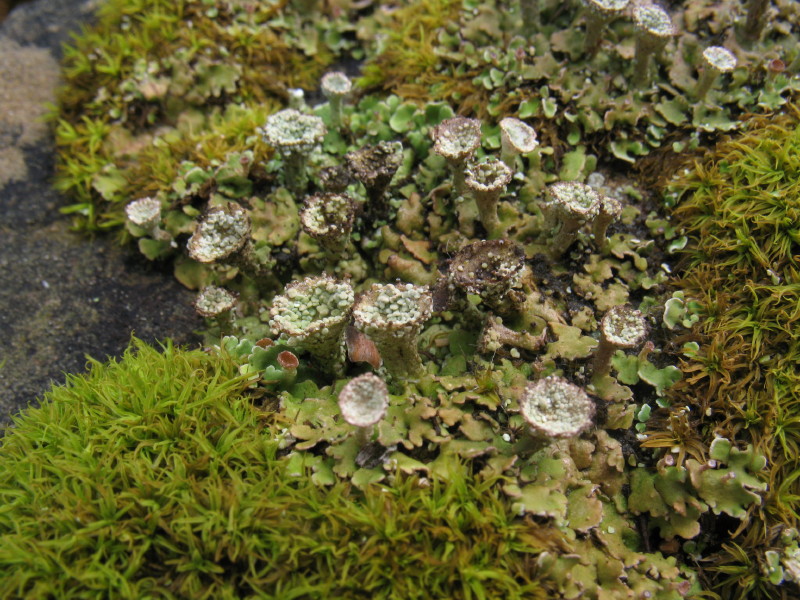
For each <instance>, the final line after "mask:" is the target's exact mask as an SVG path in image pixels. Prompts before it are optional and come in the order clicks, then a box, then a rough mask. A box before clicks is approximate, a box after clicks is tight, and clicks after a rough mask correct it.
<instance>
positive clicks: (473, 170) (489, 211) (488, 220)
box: [466, 156, 512, 239]
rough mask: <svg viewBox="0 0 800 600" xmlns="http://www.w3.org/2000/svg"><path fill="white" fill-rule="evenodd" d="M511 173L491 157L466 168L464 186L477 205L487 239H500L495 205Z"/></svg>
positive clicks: (503, 164)
mask: <svg viewBox="0 0 800 600" xmlns="http://www.w3.org/2000/svg"><path fill="white" fill-rule="evenodd" d="M511 176H512V172H511V169H509V168H508V167H507V166H506V164H505V163H504V162H503V161H502V160H499V159H497V158H494V157H493V156H490V157H489V158H487V159H486V160H485V161H482V162H480V163H476V164H473V165H470V166H469V167H467V170H466V184H467V187H468V188H469V189H470V191H471V192H472V195H473V197H474V198H475V203H476V204H477V205H478V214H479V215H480V219H481V223H482V224H483V228H484V229H485V230H486V232H487V233H488V234H489V237H490V238H492V239H496V238H499V237H502V235H503V229H502V227H501V226H500V219H498V217H497V204H498V203H499V202H500V196H501V195H502V194H503V192H505V190H506V186H507V185H508V182H509V181H511Z"/></svg>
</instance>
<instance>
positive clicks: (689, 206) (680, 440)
mask: <svg viewBox="0 0 800 600" xmlns="http://www.w3.org/2000/svg"><path fill="white" fill-rule="evenodd" d="M798 123H800V113H798V112H797V109H796V108H793V109H792V110H791V111H790V112H789V113H788V114H785V115H781V116H775V117H771V118H756V119H754V120H752V121H751V122H750V123H749V124H748V129H747V131H746V132H745V133H744V135H742V136H739V137H737V138H736V139H734V140H731V141H728V142H725V143H722V144H720V145H719V146H718V147H717V148H716V149H715V150H713V151H711V152H709V153H708V156H707V157H706V158H705V159H704V160H703V161H702V162H699V163H698V164H697V165H695V168H694V169H693V170H691V171H688V172H686V173H685V174H683V175H681V176H680V177H679V178H678V179H677V180H676V181H674V182H673V183H672V184H671V185H670V188H669V189H670V190H671V191H672V194H673V195H672V197H671V200H672V201H673V202H675V203H676V209H675V214H676V215H677V216H678V218H679V223H680V225H681V226H682V227H683V228H684V231H685V233H686V235H687V236H688V238H689V243H688V244H687V248H686V251H685V252H686V262H687V266H686V270H685V271H684V272H683V274H682V276H681V279H680V281H679V282H678V285H680V286H681V287H682V288H683V290H684V293H685V294H686V297H687V298H691V299H692V303H693V308H692V312H694V313H695V314H697V315H699V321H698V324H697V326H695V327H694V328H693V329H692V333H691V334H690V335H687V336H686V337H685V338H684V339H685V340H686V345H685V346H684V348H685V351H684V359H683V361H682V364H681V369H682V371H683V372H684V373H685V374H686V378H685V380H684V381H682V382H680V383H679V384H678V385H677V386H676V387H675V388H673V390H671V391H670V392H669V393H668V395H669V397H670V398H671V400H672V402H673V403H672V407H671V408H670V409H669V410H664V411H659V412H658V413H656V414H654V415H653V417H652V420H651V422H650V423H649V426H650V431H649V432H648V439H647V441H645V442H644V445H645V446H648V447H661V448H670V447H672V448H678V449H680V454H679V455H678V456H687V455H688V456H692V457H703V456H706V453H707V452H708V450H707V448H709V447H710V445H711V444H712V443H713V440H714V438H715V436H717V435H722V436H735V437H736V438H737V439H740V440H743V441H746V442H747V443H748V444H751V445H752V446H753V447H755V448H758V449H759V450H760V451H761V452H763V453H764V454H765V455H766V457H767V460H768V464H769V465H770V467H769V470H768V477H769V478H768V489H769V490H770V491H769V492H768V493H767V494H766V495H765V498H764V501H763V503H762V504H761V505H760V506H758V507H753V508H751V509H750V511H749V514H748V521H749V522H750V526H749V527H747V528H746V529H744V528H739V529H737V530H736V531H735V532H734V533H735V535H733V536H732V538H731V539H730V540H729V541H727V542H726V543H725V544H724V545H723V548H722V550H721V552H720V553H719V555H717V557H716V558H715V570H716V572H717V575H716V576H715V577H714V578H713V580H714V581H715V582H716V583H717V585H719V586H720V590H721V593H723V594H724V596H725V597H736V598H773V597H790V596H791V595H792V592H791V591H787V590H786V589H784V590H780V591H778V590H777V589H776V588H775V587H774V583H775V580H774V579H773V577H772V573H773V572H774V571H775V568H774V565H772V563H773V562H774V556H776V553H777V554H781V553H782V552H783V548H784V543H783V542H782V541H781V539H782V537H783V536H784V532H785V531H787V530H788V529H787V528H793V527H796V526H797V524H798V518H800V515H799V514H798V497H799V494H798V492H800V490H799V489H798V487H797V478H798V473H800V470H799V469H800V464H799V463H798V460H799V459H798V456H800V455H799V454H798V451H799V450H800V445H799V444H800V430H798V427H797V423H800V411H798V402H797V399H798V394H800V380H799V379H798V376H797V362H798V360H799V359H800V337H799V336H798V335H797V322H798V318H800V315H799V314H798V306H800V304H798V302H799V301H800V297H798V294H797V290H798V284H799V283H800V280H799V279H798V277H799V276H798V273H800V265H798V256H797V243H798V237H797V224H796V223H797V222H796V219H795V217H796V212H797V210H798V206H797V198H798V194H800V189H799V188H798V175H800V159H799V158H798V157H800V133H798V132H799V131H800V130H799V129H798ZM678 300H679V302H680V303H681V305H684V304H685V302H684V300H682V299H680V298H679V299H678ZM675 308H676V309H677V308H681V306H677V305H676V306H675ZM700 539H701V540H702V536H701V537H700ZM700 548H701V545H700V546H698V551H700ZM770 557H772V558H770ZM782 560H784V559H782ZM785 560H787V561H790V557H789V556H786V557H785ZM778 579H780V578H778ZM787 585H788V584H787Z"/></svg>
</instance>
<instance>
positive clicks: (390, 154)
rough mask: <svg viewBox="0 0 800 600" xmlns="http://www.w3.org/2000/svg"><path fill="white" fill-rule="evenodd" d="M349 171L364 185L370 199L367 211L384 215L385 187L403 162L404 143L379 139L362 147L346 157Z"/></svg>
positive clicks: (375, 215)
mask: <svg viewBox="0 0 800 600" xmlns="http://www.w3.org/2000/svg"><path fill="white" fill-rule="evenodd" d="M345 160H346V161H347V166H348V167H349V168H350V173H351V174H352V175H353V177H355V178H356V179H357V180H358V181H360V182H361V183H363V184H364V187H365V188H366V190H367V197H368V199H369V202H368V204H367V213H368V214H370V215H371V216H373V217H377V218H386V216H387V215H386V213H387V212H388V205H387V204H386V199H385V194H386V188H387V187H388V186H389V184H390V183H391V181H392V177H394V174H395V173H396V172H397V169H398V168H400V165H401V164H402V163H403V145H402V144H401V143H400V142H378V143H377V144H375V145H374V146H364V147H363V148H360V149H359V150H355V151H353V152H349V153H348V154H347V155H346V156H345Z"/></svg>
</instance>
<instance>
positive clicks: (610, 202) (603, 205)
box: [592, 194, 622, 254]
mask: <svg viewBox="0 0 800 600" xmlns="http://www.w3.org/2000/svg"><path fill="white" fill-rule="evenodd" d="M599 196H600V202H599V203H598V205H597V216H596V217H595V218H594V221H593V222H592V235H594V243H595V244H596V245H597V248H598V249H599V250H600V251H601V252H602V253H604V254H605V253H607V252H608V249H609V240H608V235H607V234H608V226H609V225H611V223H613V222H614V221H615V220H616V219H617V218H618V217H619V216H620V215H621V214H622V204H621V203H620V201H619V200H617V199H615V198H611V197H610V196H605V195H602V194H599Z"/></svg>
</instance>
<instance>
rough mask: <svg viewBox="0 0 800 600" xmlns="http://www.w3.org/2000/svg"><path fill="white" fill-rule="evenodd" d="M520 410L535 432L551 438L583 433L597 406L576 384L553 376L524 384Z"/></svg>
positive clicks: (590, 421) (537, 435) (539, 436)
mask: <svg viewBox="0 0 800 600" xmlns="http://www.w3.org/2000/svg"><path fill="white" fill-rule="evenodd" d="M519 409H520V414H521V415H522V418H523V419H525V421H526V422H527V423H528V425H529V426H530V429H531V432H532V433H533V435H534V436H535V437H538V438H540V439H542V438H544V439H548V440H549V439H563V438H571V437H575V436H577V435H580V433H581V432H582V431H584V430H586V429H587V428H589V426H590V425H591V424H592V419H593V417H594V409H595V406H594V402H592V399H591V398H589V396H588V395H587V394H586V392H584V391H583V390H582V389H581V388H579V387H578V386H577V385H575V384H572V383H570V382H569V381H567V380H566V379H564V378H562V377H558V376H557V375H550V376H549V377H545V378H544V379H540V380H539V381H535V382H532V383H529V384H528V385H526V386H525V391H524V392H523V393H522V398H520V401H519Z"/></svg>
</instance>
